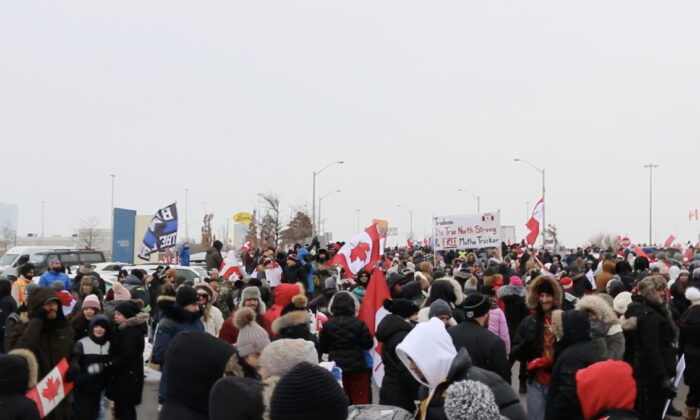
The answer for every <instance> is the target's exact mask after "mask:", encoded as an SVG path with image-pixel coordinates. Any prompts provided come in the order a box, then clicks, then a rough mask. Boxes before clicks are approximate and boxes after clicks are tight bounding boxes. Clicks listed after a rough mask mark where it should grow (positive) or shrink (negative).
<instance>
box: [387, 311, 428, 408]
mask: <svg viewBox="0 0 700 420" xmlns="http://www.w3.org/2000/svg"><path fill="white" fill-rule="evenodd" d="M412 329H413V324H411V322H410V321H407V320H405V319H404V318H402V317H400V316H398V315H395V314H389V315H386V316H385V317H384V319H382V321H381V322H380V323H379V326H377V333H376V338H377V341H379V342H380V343H382V363H383V364H384V379H383V380H382V386H381V389H380V390H379V403H380V404H386V405H394V406H397V407H401V408H403V409H405V410H407V411H409V412H411V413H412V412H414V411H415V408H416V407H415V403H414V401H415V400H417V399H418V388H419V387H420V384H419V383H418V382H417V381H416V380H415V378H414V377H413V375H411V372H409V371H408V369H407V368H406V366H404V364H403V363H402V362H401V360H400V359H399V356H398V355H397V354H396V346H398V345H399V343H401V341H403V339H404V338H406V336H407V335H408V333H409V332H410V331H411V330H412Z"/></svg>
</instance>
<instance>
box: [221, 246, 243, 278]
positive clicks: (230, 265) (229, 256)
mask: <svg viewBox="0 0 700 420" xmlns="http://www.w3.org/2000/svg"><path fill="white" fill-rule="evenodd" d="M234 274H235V275H237V276H238V278H239V279H240V278H243V276H242V275H241V269H240V267H239V266H238V258H236V252H235V251H234V250H230V251H229V252H227V253H226V255H225V256H224V258H223V260H222V261H221V265H220V266H219V275H220V276H221V277H223V278H225V279H226V280H231V276H232V275H234Z"/></svg>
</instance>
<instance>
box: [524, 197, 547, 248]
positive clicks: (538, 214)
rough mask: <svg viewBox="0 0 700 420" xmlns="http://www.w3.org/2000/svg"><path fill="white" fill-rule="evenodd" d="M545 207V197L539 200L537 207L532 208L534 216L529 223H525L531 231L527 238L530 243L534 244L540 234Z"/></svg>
mask: <svg viewBox="0 0 700 420" xmlns="http://www.w3.org/2000/svg"><path fill="white" fill-rule="evenodd" d="M543 209H544V198H540V201H538V202H537V204H536V205H535V208H534V209H532V217H530V220H528V221H527V224H525V226H527V228H528V230H529V231H530V232H529V233H528V234H527V237H526V238H525V240H526V241H527V243H528V244H530V245H533V244H534V243H535V241H536V240H537V236H538V235H539V234H540V224H541V223H542V211H543Z"/></svg>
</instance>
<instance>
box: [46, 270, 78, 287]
mask: <svg viewBox="0 0 700 420" xmlns="http://www.w3.org/2000/svg"><path fill="white" fill-rule="evenodd" d="M59 280H60V281H62V282H63V284H64V285H65V290H70V285H71V281H70V277H68V274H66V273H61V272H58V273H57V272H55V271H53V270H48V271H47V272H46V273H44V274H42V275H41V277H39V286H41V287H50V286H51V285H52V284H53V283H54V282H55V281H59Z"/></svg>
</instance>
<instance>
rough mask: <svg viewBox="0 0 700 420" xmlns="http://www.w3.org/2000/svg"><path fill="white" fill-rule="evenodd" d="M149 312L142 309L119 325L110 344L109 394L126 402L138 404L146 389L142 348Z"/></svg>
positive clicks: (125, 403)
mask: <svg viewBox="0 0 700 420" xmlns="http://www.w3.org/2000/svg"><path fill="white" fill-rule="evenodd" d="M147 321H148V314H147V313H145V312H140V313H138V314H137V315H136V316H134V317H131V318H129V319H127V320H126V321H124V322H123V323H122V324H121V325H119V327H118V328H117V329H116V332H115V335H114V339H113V340H112V344H111V346H110V348H109V360H110V364H111V366H110V368H109V370H108V372H107V389H106V395H107V398H109V399H110V400H113V401H117V402H118V403H120V404H124V405H139V404H140V403H141V393H142V391H143V348H144V342H143V341H144V336H145V334H146V330H147V325H146V322H147Z"/></svg>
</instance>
